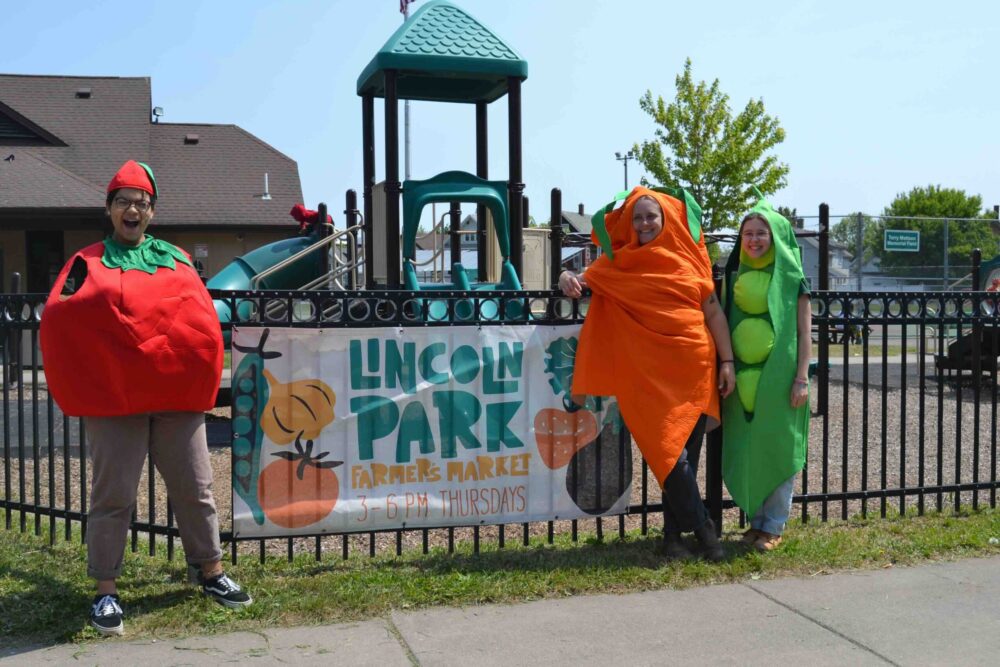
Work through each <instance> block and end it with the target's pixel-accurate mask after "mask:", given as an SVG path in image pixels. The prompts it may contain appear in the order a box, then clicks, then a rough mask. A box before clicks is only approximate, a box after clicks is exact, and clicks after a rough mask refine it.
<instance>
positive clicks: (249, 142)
mask: <svg viewBox="0 0 1000 667" xmlns="http://www.w3.org/2000/svg"><path fill="white" fill-rule="evenodd" d="M191 136H196V137H197V142H196V143H192V142H191V141H190V140H189V139H188V137H191ZM150 137H151V141H150V151H151V153H152V155H153V157H152V158H151V162H150V166H151V167H152V168H153V171H154V172H155V173H156V181H157V185H158V186H159V189H160V193H161V194H160V199H159V200H158V201H157V204H156V222H157V224H158V225H190V224H202V225H204V224H213V225H220V224H221V225H245V226H260V225H282V224H288V225H295V224H297V223H296V222H295V221H294V220H292V218H291V217H290V216H289V215H288V212H289V211H290V210H291V208H292V205H294V204H296V203H299V202H301V201H302V186H301V184H300V183H299V169H298V165H296V163H295V161H294V160H292V159H290V158H289V157H288V156H286V155H284V154H282V153H280V152H279V151H277V150H275V149H274V148H272V147H271V146H269V145H267V144H266V143H264V142H263V141H261V140H260V139H257V138H256V137H254V136H253V135H252V134H250V133H248V132H246V131H244V130H242V129H241V128H239V127H237V126H235V125H198V124H190V123H159V124H154V125H152V126H151V134H150ZM264 174H267V175H268V192H269V194H270V196H271V198H270V200H268V199H265V198H264V197H263V194H264Z"/></svg>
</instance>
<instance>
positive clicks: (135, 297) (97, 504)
mask: <svg viewBox="0 0 1000 667" xmlns="http://www.w3.org/2000/svg"><path fill="white" fill-rule="evenodd" d="M156 199H157V188H156V180H155V178H154V176H153V172H152V170H151V169H150V168H149V167H148V166H147V165H145V164H142V163H139V162H136V161H134V160H129V161H128V162H126V163H125V164H124V165H123V166H122V168H121V169H119V170H118V173H117V174H115V176H114V178H112V179H111V182H110V183H109V184H108V189H107V199H106V202H105V205H106V213H107V215H108V216H109V217H110V219H111V225H112V227H113V229H114V231H113V232H112V234H111V236H109V237H108V238H106V239H104V241H102V242H100V243H95V244H93V245H90V246H87V247H86V248H84V249H83V250H81V251H79V252H78V253H76V254H75V255H74V256H73V257H71V258H70V259H69V261H68V262H67V263H66V266H64V267H63V270H62V272H61V273H60V274H59V277H58V278H57V279H56V282H55V285H54V286H53V289H52V293H51V294H50V295H49V298H48V301H47V302H46V304H45V310H44V312H43V314H42V322H41V332H40V342H41V347H42V355H43V357H44V359H45V375H46V380H47V382H48V386H49V391H51V392H52V396H53V398H54V399H55V401H56V402H57V403H58V404H59V407H60V408H61V409H62V410H63V412H65V413H66V414H69V415H73V416H80V417H83V418H84V426H85V428H86V432H87V441H88V444H89V446H90V456H91V460H92V484H91V507H90V512H89V514H88V518H87V573H88V574H89V575H90V576H91V577H93V578H94V579H96V580H97V595H96V596H95V598H94V601H93V605H92V607H91V612H90V624H91V625H92V626H93V627H94V628H95V629H96V630H97V631H98V632H100V633H101V634H118V635H120V634H122V633H123V632H124V623H123V617H124V614H123V612H122V608H121V603H120V601H119V598H118V590H117V586H116V580H117V578H118V576H119V575H120V573H121V566H122V557H123V554H124V550H125V540H126V536H127V531H128V527H129V523H130V521H131V515H132V509H133V507H134V506H135V501H136V489H137V486H138V484H139V478H140V476H141V474H142V471H143V469H144V468H145V461H146V456H147V455H149V457H150V458H151V459H152V461H153V464H154V465H155V466H156V468H157V470H159V471H160V475H161V476H162V477H163V480H164V482H165V483H166V485H167V492H168V494H169V496H170V500H171V503H172V506H173V510H174V514H175V515H176V517H177V524H178V527H179V528H180V533H181V541H182V543H183V545H184V552H185V556H186V559H187V562H188V564H189V565H191V566H197V567H196V570H197V578H198V581H199V583H200V584H201V587H202V590H203V592H204V593H205V594H207V595H209V596H211V597H213V598H214V599H215V600H217V601H218V602H220V603H221V604H223V605H226V606H228V607H234V608H235V607H243V606H246V605H248V604H250V603H251V601H252V600H251V598H250V596H249V595H247V593H246V592H244V591H243V590H241V589H240V587H239V586H238V585H237V584H236V583H235V582H234V581H232V579H230V578H229V577H227V576H226V575H225V574H224V573H223V570H222V564H221V559H222V550H221V547H220V544H219V522H218V518H217V515H216V510H215V500H214V499H213V497H212V490H211V482H212V468H211V465H210V462H209V456H208V445H207V441H206V438H205V418H204V412H205V411H206V410H209V409H211V408H212V407H213V406H214V404H215V395H216V392H217V391H218V387H219V379H220V376H221V374H222V354H223V350H222V334H221V330H220V328H219V322H218V320H217V319H216V315H215V309H214V308H213V306H212V300H211V298H210V297H209V296H208V292H207V291H206V290H205V287H204V285H203V284H202V282H201V279H200V278H199V276H198V274H197V272H196V271H195V270H194V268H193V267H192V265H191V259H190V257H189V256H188V254H187V253H186V252H184V251H183V250H181V249H179V248H177V247H176V246H173V245H171V244H169V243H166V242H165V241H162V240H160V239H156V238H153V236H151V235H150V234H147V233H146V227H147V226H148V225H149V223H150V221H151V220H152V219H153V215H154V213H155V207H156Z"/></svg>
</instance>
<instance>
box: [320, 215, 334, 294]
mask: <svg viewBox="0 0 1000 667" xmlns="http://www.w3.org/2000/svg"><path fill="white" fill-rule="evenodd" d="M327 215H328V214H327V208H326V204H325V203H324V202H320V203H319V206H318V210H317V211H316V224H317V225H318V226H317V227H316V229H318V230H319V237H320V238H321V239H325V238H326V237H328V236H330V235H331V234H333V225H328V224H326V218H327ZM332 255H333V247H332V246H327V248H326V250H325V251H323V256H322V257H320V260H319V265H320V271H321V273H322V275H324V276H326V277H327V284H326V288H327V289H331V286H332V282H333V281H332V278H331V277H330V272H331V271H332V270H333V258H332Z"/></svg>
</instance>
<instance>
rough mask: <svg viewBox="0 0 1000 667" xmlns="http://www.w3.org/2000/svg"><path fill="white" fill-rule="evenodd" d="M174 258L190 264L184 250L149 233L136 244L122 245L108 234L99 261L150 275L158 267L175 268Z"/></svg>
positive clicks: (124, 269)
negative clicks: (143, 239)
mask: <svg viewBox="0 0 1000 667" xmlns="http://www.w3.org/2000/svg"><path fill="white" fill-rule="evenodd" d="M175 260H180V261H181V262H183V263H184V264H187V265H188V266H191V260H189V259H188V258H187V256H186V255H185V254H184V251H182V250H181V249H180V248H178V247H177V246H175V245H172V244H170V243H167V242H166V241H162V240H160V239H156V238H153V237H152V236H151V235H149V234H146V240H145V241H143V242H142V243H140V244H139V245H138V246H127V245H122V244H121V243H118V242H117V241H115V240H114V239H113V238H111V237H110V236H109V237H107V238H106V239H104V255H103V256H102V257H101V263H102V264H104V266H106V267H108V268H109V269H121V270H122V272H125V271H132V270H135V271H145V272H146V273H148V274H150V275H152V274H154V273H156V270H157V269H159V268H164V269H170V270H171V271H174V270H176V268H177V262H176V261H175Z"/></svg>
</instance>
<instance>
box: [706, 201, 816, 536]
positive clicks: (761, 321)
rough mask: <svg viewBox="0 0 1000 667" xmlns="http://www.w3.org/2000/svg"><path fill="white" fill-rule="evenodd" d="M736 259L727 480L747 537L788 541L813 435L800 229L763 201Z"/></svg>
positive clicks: (729, 279)
mask: <svg viewBox="0 0 1000 667" xmlns="http://www.w3.org/2000/svg"><path fill="white" fill-rule="evenodd" d="M739 238H740V245H739V248H738V249H734V250H733V253H732V254H731V255H730V257H729V262H728V263H727V266H726V298H725V304H726V315H727V317H728V319H729V325H730V327H731V329H732V342H733V349H734V352H735V357H736V392H735V393H734V394H733V395H732V396H730V397H729V398H728V399H726V401H725V402H724V405H723V414H724V423H725V428H724V429H723V449H722V468H723V478H724V479H725V482H726V487H727V488H728V489H729V493H730V495H731V496H732V497H733V500H734V501H735V502H736V504H737V505H739V507H740V508H741V509H742V510H743V511H744V512H745V513H746V514H747V516H749V517H752V518H751V520H750V530H748V531H747V532H746V533H745V534H744V536H743V541H744V542H745V543H746V544H749V545H752V546H753V547H754V548H756V549H757V550H759V551H770V550H772V549H774V548H775V547H776V546H778V544H779V543H780V542H781V533H782V531H783V530H784V527H785V521H787V520H788V515H789V513H790V511H791V502H792V488H793V486H794V484H795V476H796V474H798V472H799V470H801V469H802V466H803V465H804V464H805V458H806V441H807V438H808V435H809V405H808V403H809V375H808V371H809V356H810V353H811V343H812V341H811V336H810V329H811V327H812V322H811V319H812V318H811V313H810V309H809V288H808V286H807V284H806V282H805V278H804V276H803V272H802V261H801V257H800V255H799V246H798V243H796V241H795V233H794V232H793V231H792V226H791V225H790V224H789V222H788V220H786V219H785V218H784V217H783V216H782V215H781V214H779V213H778V212H777V211H775V210H774V209H773V208H772V207H771V205H770V204H769V203H768V202H767V201H765V200H764V199H761V200H760V202H759V203H758V204H757V205H756V206H755V207H754V208H753V209H752V210H751V211H750V214H749V215H747V216H746V217H745V218H744V219H743V222H742V223H741V224H740V236H739Z"/></svg>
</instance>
